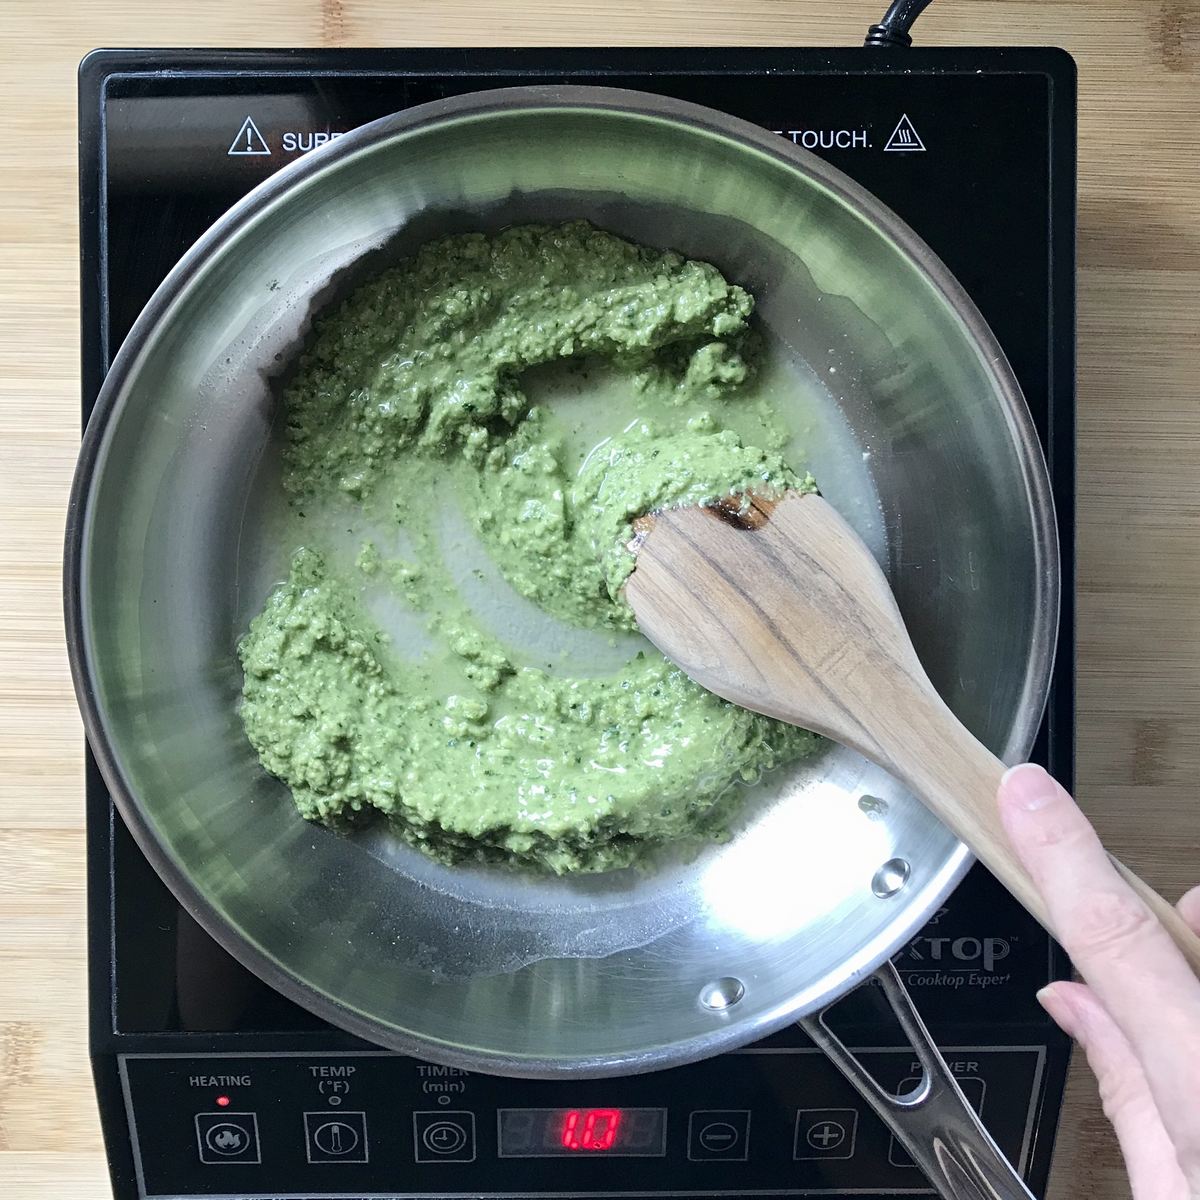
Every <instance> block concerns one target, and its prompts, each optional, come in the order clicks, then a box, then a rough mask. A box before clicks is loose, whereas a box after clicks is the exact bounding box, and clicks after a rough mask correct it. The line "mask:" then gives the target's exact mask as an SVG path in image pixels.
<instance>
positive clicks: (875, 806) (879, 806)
mask: <svg viewBox="0 0 1200 1200" xmlns="http://www.w3.org/2000/svg"><path fill="white" fill-rule="evenodd" d="M858 807H859V808H860V809H861V810H862V811H863V812H864V813H866V814H867V816H868V817H870V818H871V820H872V821H879V820H882V819H883V817H885V816H886V815H887V810H888V806H887V801H886V800H880V798H879V797H878V796H859V798H858Z"/></svg>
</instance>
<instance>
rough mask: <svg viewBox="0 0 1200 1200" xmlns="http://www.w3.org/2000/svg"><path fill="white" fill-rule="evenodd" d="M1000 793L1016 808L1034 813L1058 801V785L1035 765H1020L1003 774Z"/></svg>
mask: <svg viewBox="0 0 1200 1200" xmlns="http://www.w3.org/2000/svg"><path fill="white" fill-rule="evenodd" d="M1000 792H1001V794H1002V795H1003V796H1004V798H1005V799H1006V800H1008V801H1010V802H1011V803H1012V804H1014V805H1015V806H1016V807H1017V808H1023V809H1025V811H1026V812H1035V811H1036V810H1037V809H1039V808H1045V807H1046V805H1047V804H1052V803H1053V802H1054V801H1055V800H1057V799H1058V784H1056V783H1055V782H1054V780H1053V779H1051V778H1050V776H1049V775H1047V774H1046V772H1045V771H1044V770H1042V768H1041V767H1039V766H1038V765H1037V763H1021V765H1020V766H1018V767H1010V768H1009V769H1008V770H1007V771H1005V772H1004V778H1003V779H1001V780H1000Z"/></svg>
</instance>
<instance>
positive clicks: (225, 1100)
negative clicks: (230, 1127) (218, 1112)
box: [217, 1096, 229, 1108]
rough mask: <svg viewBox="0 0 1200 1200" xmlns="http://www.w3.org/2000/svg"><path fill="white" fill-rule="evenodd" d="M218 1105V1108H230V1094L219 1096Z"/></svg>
mask: <svg viewBox="0 0 1200 1200" xmlns="http://www.w3.org/2000/svg"><path fill="white" fill-rule="evenodd" d="M217 1107H218V1108H228V1107H229V1097H228V1096H218V1097H217Z"/></svg>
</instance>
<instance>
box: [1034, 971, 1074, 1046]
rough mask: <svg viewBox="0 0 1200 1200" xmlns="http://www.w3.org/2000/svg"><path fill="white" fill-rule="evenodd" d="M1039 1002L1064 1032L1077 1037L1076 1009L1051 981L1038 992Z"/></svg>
mask: <svg viewBox="0 0 1200 1200" xmlns="http://www.w3.org/2000/svg"><path fill="white" fill-rule="evenodd" d="M1037 1002H1038V1003H1039V1004H1040V1005H1041V1006H1042V1007H1043V1008H1044V1009H1045V1010H1046V1012H1048V1013H1049V1014H1050V1018H1051V1020H1053V1022H1054V1023H1055V1024H1056V1025H1057V1026H1058V1027H1059V1029H1061V1030H1062V1031H1063V1033H1065V1034H1066V1035H1067V1036H1068V1037H1075V1035H1076V1028H1075V1027H1076V1025H1077V1024H1078V1022H1077V1021H1076V1020H1075V1013H1074V1010H1073V1009H1072V1007H1071V1005H1070V1003H1069V1002H1068V1001H1067V1000H1066V999H1065V998H1064V996H1063V994H1062V993H1061V992H1060V991H1059V990H1058V988H1056V987H1055V986H1054V984H1052V983H1049V984H1047V985H1046V986H1045V987H1044V988H1042V989H1041V991H1039V992H1038V994H1037Z"/></svg>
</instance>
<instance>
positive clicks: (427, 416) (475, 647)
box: [240, 223, 820, 872]
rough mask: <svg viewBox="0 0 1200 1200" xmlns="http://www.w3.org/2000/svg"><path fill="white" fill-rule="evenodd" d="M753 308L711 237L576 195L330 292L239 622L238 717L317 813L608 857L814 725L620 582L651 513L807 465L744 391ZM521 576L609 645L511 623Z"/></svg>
mask: <svg viewBox="0 0 1200 1200" xmlns="http://www.w3.org/2000/svg"><path fill="white" fill-rule="evenodd" d="M752 308H753V301H752V299H751V297H750V296H749V295H748V293H746V292H745V291H743V290H742V289H741V288H739V287H736V286H734V285H732V284H729V283H727V282H726V281H725V280H724V279H723V278H722V276H721V275H720V273H719V272H718V271H717V270H716V269H715V268H713V267H712V266H710V265H708V264H705V263H699V262H691V261H688V260H686V259H683V258H681V257H680V256H678V255H675V254H671V253H664V252H661V251H657V250H651V249H647V248H645V247H641V246H636V245H633V244H631V243H629V242H626V241H623V240H621V239H619V238H617V237H614V236H612V235H610V234H606V233H603V232H600V231H598V230H596V229H594V228H592V227H591V226H589V225H586V224H583V223H574V224H570V225H564V226H559V227H546V226H527V227H521V228H515V229H509V230H506V231H505V232H503V233H500V234H498V235H495V236H485V235H482V234H471V235H466V236H457V237H451V238H446V239H444V240H442V241H438V242H434V243H431V244H429V245H427V246H425V247H424V248H423V249H422V250H421V251H420V252H419V253H418V254H417V255H416V256H415V257H414V258H413V259H412V260H410V261H408V262H406V263H404V264H402V265H400V266H398V267H395V268H393V269H391V270H389V271H387V272H385V273H384V274H381V275H380V276H379V277H377V278H376V279H374V280H372V281H371V282H369V283H367V284H365V285H364V286H362V287H360V288H359V289H358V290H357V291H356V292H354V293H353V294H352V295H351V296H350V297H349V299H347V300H346V301H345V302H343V303H342V304H341V305H340V306H338V307H336V308H334V309H333V310H332V311H330V312H329V313H328V314H327V315H326V316H324V317H323V318H322V319H321V320H320V321H319V322H318V324H317V328H316V330H315V334H314V337H313V340H312V343H311V345H310V347H309V349H308V350H307V351H306V352H305V354H304V355H303V357H302V359H301V362H300V364H299V368H298V370H297V372H296V374H295V376H294V378H293V380H292V382H291V383H290V385H289V387H288V389H287V392H286V395H285V397H284V405H285V414H286V422H287V423H286V445H285V449H284V488H285V490H286V491H287V493H288V495H289V497H290V503H291V510H292V514H293V518H294V520H293V522H292V524H291V525H290V526H289V528H288V531H287V536H288V538H289V541H290V543H291V544H294V545H297V546H299V547H300V548H299V549H297V551H296V553H295V554H294V556H293V558H292V563H291V569H290V573H289V576H288V579H287V581H286V582H285V583H283V584H281V585H280V586H278V587H277V588H276V589H275V591H274V592H273V593H272V594H271V596H270V597H269V599H268V601H267V603H266V607H265V608H264V609H263V611H262V612H261V613H260V614H259V615H258V616H257V617H255V618H254V620H253V621H252V622H251V625H250V629H249V632H248V633H247V634H246V636H245V637H244V638H243V640H242V643H241V646H240V657H241V661H242V666H243V670H244V674H245V685H244V696H243V703H242V709H241V711H242V719H243V722H244V724H245V727H246V731H247V734H248V735H249V738H250V741H251V742H252V744H253V745H254V747H255V749H256V750H257V752H258V754H259V756H260V758H261V760H262V762H263V765H264V766H265V767H266V769H267V770H268V771H270V772H271V773H272V774H274V775H276V776H278V777H279V778H280V779H282V780H283V781H284V782H285V783H286V784H287V785H288V786H289V787H290V789H291V791H292V795H293V797H294V798H295V801H296V805H297V807H298V809H299V811H300V812H301V814H302V815H303V816H305V817H307V818H309V819H314V820H319V821H324V822H327V823H332V824H341V823H345V822H347V821H354V820H357V819H360V818H362V817H366V816H369V815H371V814H372V813H375V812H378V813H382V814H384V815H385V816H386V817H387V818H388V819H389V820H390V821H391V823H392V825H393V827H394V828H395V829H396V831H397V832H398V833H399V834H400V835H401V836H403V837H404V838H406V839H407V840H409V841H410V842H412V843H413V844H415V845H417V846H419V847H420V848H421V849H423V850H425V851H426V852H428V853H429V854H431V855H433V856H435V857H437V858H440V859H443V860H446V861H462V860H475V861H485V862H491V861H497V862H498V861H509V862H511V861H516V862H519V863H521V864H524V865H528V866H532V867H537V868H540V869H548V870H551V871H555V872H565V871H571V870H593V871H594V870H605V869H610V868H614V867H619V866H625V865H628V864H630V863H633V862H636V861H638V859H639V858H641V857H642V856H643V855H644V854H645V853H646V851H647V850H652V849H653V848H655V847H657V846H661V845H662V844H664V843H672V842H678V841H680V840H686V839H695V838H697V837H706V836H708V837H711V836H720V835H721V833H722V831H723V829H724V828H725V826H726V823H727V822H728V820H729V817H730V815H731V811H732V809H733V807H734V805H735V804H736V802H737V800H738V798H739V794H740V790H739V789H738V788H737V786H736V785H737V784H738V783H739V782H744V783H745V782H753V781H754V780H756V779H758V778H759V776H760V775H761V774H762V773H763V772H764V771H767V770H770V769H771V768H773V767H776V766H778V765H780V764H783V763H787V762H790V761H794V760H796V759H798V758H800V757H803V756H805V755H809V754H812V753H813V752H815V750H816V749H817V748H818V746H819V744H820V742H819V739H818V738H816V737H815V736H814V735H813V734H810V733H807V732H805V731H803V730H797V729H794V728H791V727H789V726H786V725H782V724H780V723H778V722H775V721H772V720H770V719H768V718H765V717H761V716H758V715H756V714H753V713H750V712H747V711H746V710H744V709H741V708H737V707H736V706H733V705H730V704H727V703H726V702H724V701H722V700H719V699H717V698H716V697H715V696H713V695H711V694H710V693H708V692H706V691H704V690H703V689H702V688H700V687H698V686H697V685H695V684H693V683H692V682H691V681H690V680H689V679H687V678H686V676H684V675H683V674H682V673H681V672H680V671H679V670H677V669H676V668H675V667H673V666H672V665H671V664H669V663H668V662H667V661H666V660H665V659H664V658H663V657H662V655H661V654H659V653H658V652H657V651H656V650H654V649H653V648H652V647H650V645H649V644H648V643H646V642H644V641H643V640H642V639H640V638H639V637H637V635H634V634H631V633H630V632H629V631H632V630H633V629H634V622H633V619H632V614H631V613H630V611H629V609H628V607H627V606H626V605H625V603H624V601H623V600H622V598H621V587H622V585H623V583H624V581H625V579H626V578H627V577H628V575H629V572H630V571H631V570H632V569H633V566H634V560H633V558H632V556H631V554H630V553H629V551H628V549H627V548H626V547H627V543H628V541H629V539H630V536H631V533H630V522H631V520H632V519H633V518H634V517H636V516H638V515H640V514H642V513H645V512H649V511H652V510H654V509H657V508H662V507H666V506H670V505H677V504H694V503H701V502H704V501H708V500H712V499H715V498H717V497H719V496H722V495H726V494H728V493H730V492H737V491H744V490H746V489H748V488H751V487H754V488H756V489H758V490H760V491H764V490H766V491H770V490H778V489H782V488H785V487H799V488H809V489H811V488H812V487H813V486H814V485H813V483H812V479H811V477H810V476H808V475H807V474H797V473H796V472H795V471H793V470H792V468H791V467H790V466H789V465H788V464H787V462H785V460H784V458H783V456H782V454H781V451H782V450H783V449H784V448H785V447H786V446H787V444H788V442H789V434H788V431H787V430H786V428H785V427H784V426H783V424H782V423H781V421H780V420H779V417H778V414H777V413H776V412H775V411H774V410H773V408H772V406H771V405H770V404H769V403H767V402H765V401H764V400H763V398H762V397H761V396H756V395H755V390H754V374H755V364H756V362H757V359H758V354H757V348H756V345H755V339H754V336H753V334H752V332H751V330H750V328H749V325H748V318H749V316H750V313H751V310H752ZM555 364H557V365H555ZM596 379H600V380H602V381H603V390H602V391H601V392H600V393H597V392H596V390H595V386H594V382H595V380H596ZM585 385H586V386H585ZM573 390H575V391H577V392H578V393H579V395H580V396H590V401H589V400H580V399H572V391H573ZM597 394H600V395H604V396H610V397H611V400H605V401H604V402H597V400H596V396H597ZM751 438H752V439H753V440H752V441H751V440H749V439H751ZM348 510H349V511H353V512H356V513H361V514H362V518H363V525H364V528H365V529H366V530H367V531H369V536H359V531H358V528H357V526H358V521H357V518H356V519H355V522H354V524H353V525H352V526H351V528H350V529H348V530H347V532H348V533H350V534H353V535H354V536H355V537H356V538H357V541H356V542H355V545H354V548H353V550H352V551H351V553H350V555H349V556H345V555H342V556H341V557H342V558H343V559H344V560H345V561H344V562H343V563H341V564H340V565H339V564H338V563H337V560H338V559H339V554H338V552H337V549H336V547H335V545H334V544H333V541H332V540H331V539H330V536H329V530H330V529H331V528H332V527H333V526H334V525H337V524H339V523H341V524H345V521H346V518H345V516H344V514H345V513H346V512H347V511H348ZM325 511H329V512H333V513H335V514H337V515H336V517H335V518H333V519H331V520H328V521H325V522H324V523H323V522H322V521H321V519H320V516H321V514H322V513H323V512H325ZM389 527H390V528H392V529H393V530H394V531H395V533H396V536H395V537H393V536H391V535H390V534H388V533H387V532H386V530H387V529H388V528H389ZM380 530H383V531H384V532H383V533H380ZM473 563H477V565H471V564H473ZM506 593H507V594H509V595H511V596H512V602H513V604H524V605H525V606H526V608H527V609H528V610H529V611H530V612H532V613H533V614H534V620H535V624H537V623H538V618H537V614H538V613H540V614H542V616H541V618H540V623H541V624H543V625H544V627H545V631H546V632H545V638H546V640H547V643H549V642H551V641H553V640H554V639H555V638H556V637H557V636H558V633H559V632H561V631H563V630H567V631H569V630H570V629H576V630H582V631H590V632H588V633H586V634H581V635H580V636H581V637H585V638H591V639H592V644H596V639H602V640H603V641H604V643H605V645H606V646H607V647H609V648H610V650H609V652H608V664H607V666H606V667H605V668H604V669H602V670H597V669H595V668H594V667H591V668H589V665H588V663H586V662H585V661H583V660H582V659H580V658H579V655H578V654H576V655H575V656H574V657H573V656H572V653H571V652H570V651H569V650H565V651H562V652H561V653H551V652H550V650H549V649H548V648H547V649H545V650H544V651H543V648H542V647H540V646H535V647H534V648H533V649H532V650H524V651H523V650H522V649H521V648H520V647H518V646H516V645H514V644H509V641H508V640H506V637H505V634H504V631H505V625H504V621H503V620H502V619H501V617H500V615H499V614H500V613H501V611H502V610H503V608H504V605H505V594H506ZM531 606H536V607H531ZM493 610H494V611H493ZM414 621H415V622H417V625H416V626H414V625H413V622H414ZM414 628H419V630H420V638H416V637H409V636H408V635H406V634H404V633H403V632H401V633H399V634H397V633H396V632H395V631H396V630H397V629H400V630H404V629H408V630H412V629H414ZM614 656H615V659H616V661H612V660H613V657H614ZM585 657H586V656H585ZM543 658H550V659H555V660H556V661H547V662H543V661H541V659H543ZM577 660H578V661H577Z"/></svg>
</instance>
